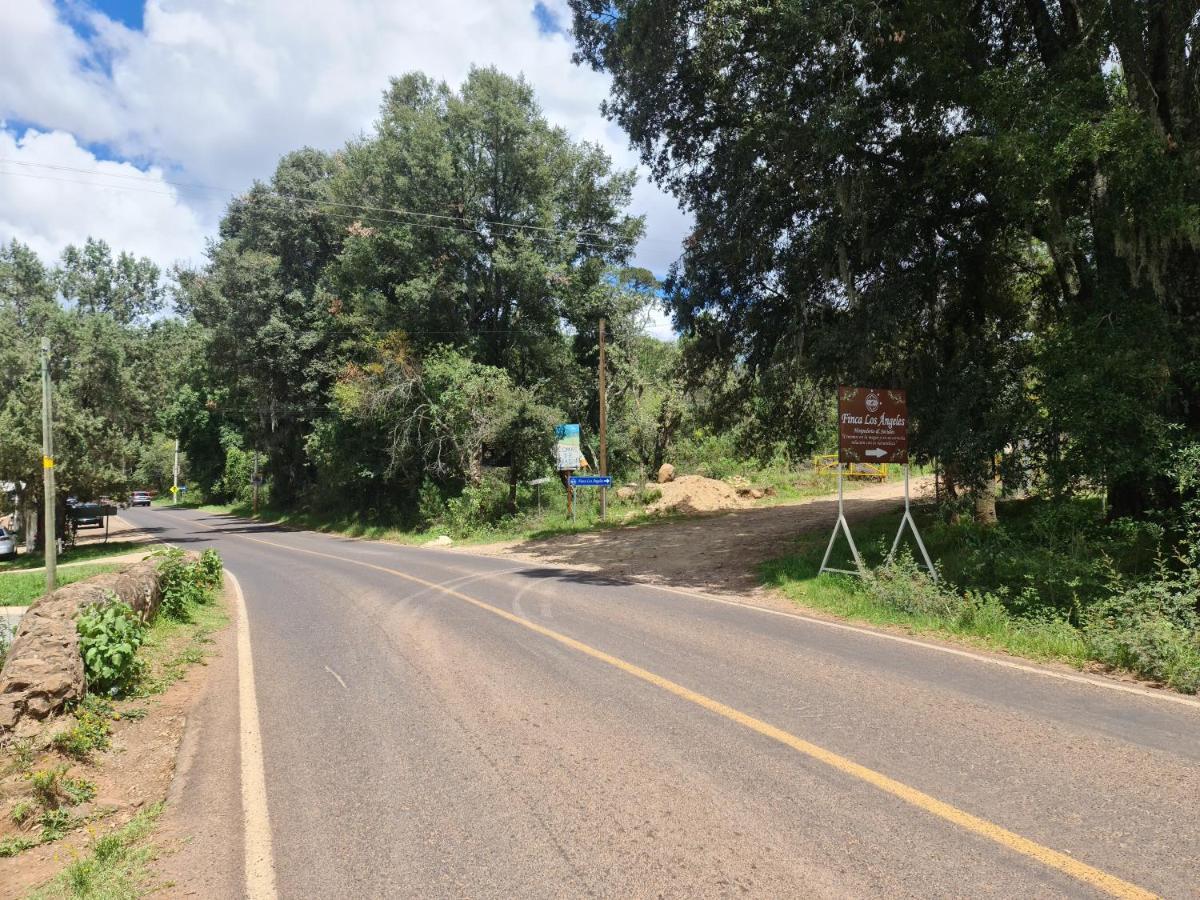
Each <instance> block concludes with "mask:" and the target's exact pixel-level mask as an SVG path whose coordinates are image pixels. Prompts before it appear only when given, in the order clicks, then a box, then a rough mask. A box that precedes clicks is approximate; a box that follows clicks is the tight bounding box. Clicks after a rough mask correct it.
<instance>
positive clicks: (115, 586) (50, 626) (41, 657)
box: [0, 559, 162, 739]
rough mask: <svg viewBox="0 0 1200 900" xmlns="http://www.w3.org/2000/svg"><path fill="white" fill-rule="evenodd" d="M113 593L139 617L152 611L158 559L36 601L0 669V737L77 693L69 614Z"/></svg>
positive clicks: (80, 682)
mask: <svg viewBox="0 0 1200 900" xmlns="http://www.w3.org/2000/svg"><path fill="white" fill-rule="evenodd" d="M114 596H116V597H117V598H118V599H120V600H123V601H124V602H125V603H128V604H129V605H130V606H131V607H133V609H134V611H135V612H137V613H138V614H139V615H140V616H141V617H142V618H143V619H150V618H151V617H153V615H154V614H155V612H157V610H158V604H159V602H160V601H161V600H162V591H161V589H160V586H159V579H158V561H157V560H154V559H151V560H144V561H143V562H140V563H135V564H134V565H132V566H129V567H128V568H126V569H124V570H123V571H120V572H112V573H107V574H104V575H95V576H93V577H92V578H88V579H86V580H84V581H77V582H75V583H74V584H68V585H67V586H66V587H61V588H59V589H58V590H57V591H55V592H54V593H53V594H47V595H46V596H44V597H42V598H41V599H40V600H37V601H35V602H34V603H33V605H32V606H30V607H29V609H27V610H26V611H25V615H24V616H22V617H21V625H20V627H19V628H18V629H17V635H16V637H15V638H14V639H13V642H12V647H11V648H9V651H8V659H7V661H6V662H5V663H4V669H3V670H0V739H3V738H4V737H5V736H6V735H7V734H8V733H9V732H12V731H14V730H17V729H18V726H19V725H21V724H22V720H27V721H25V722H24V724H26V725H29V724H31V721H28V720H40V719H44V718H46V717H47V716H49V715H52V714H53V713H56V712H58V711H59V710H60V709H62V708H63V706H64V705H66V704H67V703H69V702H71V701H74V700H80V699H82V697H83V694H84V689H85V687H86V686H85V684H84V679H83V659H82V658H81V657H80V655H79V635H78V633H77V632H76V631H75V618H76V616H78V615H79V613H80V612H81V611H83V610H84V609H85V608H86V607H89V606H95V605H101V604H106V603H109V602H111V600H112V598H113V597H114Z"/></svg>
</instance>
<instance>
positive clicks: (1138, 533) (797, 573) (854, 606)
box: [761, 499, 1162, 666]
mask: <svg viewBox="0 0 1200 900" xmlns="http://www.w3.org/2000/svg"><path fill="white" fill-rule="evenodd" d="M999 514H1000V520H1001V525H1000V526H998V527H995V528H991V529H988V528H982V527H979V526H975V525H971V524H960V525H951V524H947V523H945V522H943V521H941V520H940V519H938V518H936V517H935V516H934V514H933V513H932V512H930V511H925V510H919V511H918V512H917V516H916V517H917V522H918V527H919V528H920V529H921V533H922V536H923V537H924V539H925V543H926V546H927V547H928V549H929V552H930V555H931V556H932V557H933V558H934V560H935V563H936V564H937V565H938V568H939V571H940V572H941V574H942V576H943V579H944V580H943V584H944V585H946V586H948V587H949V589H950V590H949V591H948V592H947V594H945V595H938V594H937V592H936V590H933V589H927V588H928V586H926V588H919V590H925V592H926V593H927V594H930V595H931V596H932V597H933V600H932V601H931V602H926V603H922V602H909V601H908V600H907V599H906V598H905V596H903V595H900V596H899V599H897V594H896V592H895V591H894V590H892V587H894V585H893V586H889V585H887V584H879V583H875V584H874V585H872V584H867V583H864V582H863V581H862V580H861V579H859V578H856V577H854V576H843V575H836V574H825V575H818V574H817V572H818V569H819V568H820V564H821V558H822V556H823V555H824V552H825V547H826V545H827V543H828V540H829V533H828V532H825V531H822V532H820V533H814V534H807V535H803V536H801V537H800V538H799V540H798V542H797V547H796V550H795V552H794V553H792V554H789V555H788V556H786V557H784V558H782V559H778V560H774V561H771V562H769V563H767V564H765V565H764V566H763V567H762V569H761V578H762V581H763V583H764V584H766V585H768V586H770V587H774V588H776V589H778V590H780V591H781V592H782V593H783V594H784V595H785V596H787V597H788V598H790V599H791V600H793V601H794V602H796V603H797V604H799V605H802V606H805V607H808V608H811V609H817V610H822V611H824V612H829V613H833V614H834V615H837V616H841V617H844V618H847V619H853V620H856V621H860V622H867V623H870V624H873V625H883V626H892V627H901V628H904V629H906V630H909V631H913V632H918V633H923V632H924V633H932V632H936V633H940V634H945V635H951V636H953V637H955V638H958V639H962V640H965V641H967V642H969V643H972V644H975V645H977V646H982V647H987V648H992V649H999V650H1004V651H1007V652H1010V653H1014V654H1017V655H1020V656H1026V657H1030V658H1034V659H1056V660H1061V661H1064V662H1068V663H1071V664H1073V665H1076V666H1081V665H1083V664H1084V663H1085V662H1086V661H1087V660H1088V659H1089V649H1088V645H1087V643H1086V641H1085V640H1084V636H1083V634H1082V632H1081V631H1080V629H1079V628H1078V627H1077V626H1078V625H1079V624H1080V614H1081V612H1082V610H1084V609H1085V608H1087V607H1088V606H1089V605H1090V604H1092V603H1094V602H1096V601H1097V600H1099V599H1100V598H1102V597H1104V596H1107V593H1108V587H1109V586H1110V585H1111V584H1112V583H1113V579H1114V578H1116V577H1118V576H1120V577H1124V578H1125V579H1127V580H1128V579H1136V578H1139V577H1144V576H1145V575H1147V574H1149V572H1150V571H1151V569H1152V568H1153V565H1154V561H1155V558H1156V551H1157V548H1158V547H1159V546H1160V545H1161V541H1162V535H1161V533H1156V531H1155V529H1154V528H1153V527H1152V526H1145V527H1141V526H1126V525H1114V526H1105V525H1103V524H1102V523H1101V521H1100V514H1099V503H1098V501H1095V500H1090V499H1084V500H1078V501H1073V502H1071V503H1068V504H1058V505H1052V504H1048V503H1044V502H1040V501H1036V500H1029V501H1011V502H1005V503H1001V504H1000V507H999ZM899 521H900V516H899V513H898V512H897V513H893V514H889V515H885V516H880V517H878V518H875V519H873V520H870V521H868V522H865V523H859V524H857V525H855V526H853V528H852V531H853V533H854V538H855V542H856V544H857V545H858V547H859V550H860V552H861V553H862V555H863V557H864V562H865V563H866V565H867V566H868V567H872V568H874V567H876V566H878V565H879V564H880V563H881V562H882V561H883V559H884V557H885V555H886V552H887V550H888V548H889V547H890V546H891V542H892V539H893V538H894V537H895V534H896V528H897V527H898V525H899ZM904 546H906V547H908V548H909V550H910V552H911V553H912V554H914V555H916V554H917V552H918V551H917V550H916V547H915V544H913V542H912V541H911V538H910V537H909V536H908V534H907V530H906V537H905V542H904ZM830 564H831V565H832V566H835V567H837V568H853V563H852V561H851V557H850V553H849V550H848V548H847V546H846V542H845V539H844V537H842V536H839V538H838V541H837V544H836V546H835V551H834V555H833V558H832V559H831V560H830ZM917 580H918V581H919V580H920V579H919V578H918V579H917ZM951 594H952V595H955V596H956V597H957V598H958V599H959V600H960V601H961V600H962V598H963V596H964V594H965V595H966V600H965V601H964V602H959V603H947V604H943V603H940V602H938V596H943V597H944V596H949V595H951Z"/></svg>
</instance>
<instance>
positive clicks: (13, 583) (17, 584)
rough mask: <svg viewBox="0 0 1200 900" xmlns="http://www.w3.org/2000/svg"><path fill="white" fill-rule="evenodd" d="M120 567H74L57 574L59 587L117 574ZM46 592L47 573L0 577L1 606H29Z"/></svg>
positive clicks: (24, 573) (17, 573)
mask: <svg viewBox="0 0 1200 900" xmlns="http://www.w3.org/2000/svg"><path fill="white" fill-rule="evenodd" d="M120 568H121V566H119V565H94V566H73V567H72V568H69V569H60V570H59V571H58V573H57V583H58V586H59V587H63V586H65V585H68V584H73V583H75V582H76V581H82V580H83V579H85V578H90V577H92V576H93V575H100V574H102V573H104V572H116V571H117V570H118V569H120ZM45 592H46V573H45V572H14V573H7V574H2V575H0V606H27V605H28V604H30V603H32V602H33V601H34V600H36V599H38V598H39V597H41V596H42V594H44V593H45Z"/></svg>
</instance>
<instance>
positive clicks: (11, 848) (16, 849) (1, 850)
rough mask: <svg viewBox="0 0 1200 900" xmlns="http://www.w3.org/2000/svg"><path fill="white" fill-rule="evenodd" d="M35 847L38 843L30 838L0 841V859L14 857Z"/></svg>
mask: <svg viewBox="0 0 1200 900" xmlns="http://www.w3.org/2000/svg"><path fill="white" fill-rule="evenodd" d="M37 845H38V841H35V840H33V839H32V838H27V837H25V836H24V835H18V836H16V837H10V838H5V839H4V840H2V841H0V859H3V858H6V857H9V856H16V855H17V854H18V853H21V852H23V851H25V850H28V849H29V848H30V847H36V846H37Z"/></svg>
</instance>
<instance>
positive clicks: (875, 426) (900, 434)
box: [838, 387, 908, 463]
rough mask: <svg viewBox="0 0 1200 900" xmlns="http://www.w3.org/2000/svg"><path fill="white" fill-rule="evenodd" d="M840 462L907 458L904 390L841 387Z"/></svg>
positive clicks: (886, 461)
mask: <svg viewBox="0 0 1200 900" xmlns="http://www.w3.org/2000/svg"><path fill="white" fill-rule="evenodd" d="M838 462H844V463H906V462H908V398H907V396H906V395H905V393H904V391H892V390H887V389H885V388H860V387H840V388H838Z"/></svg>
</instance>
